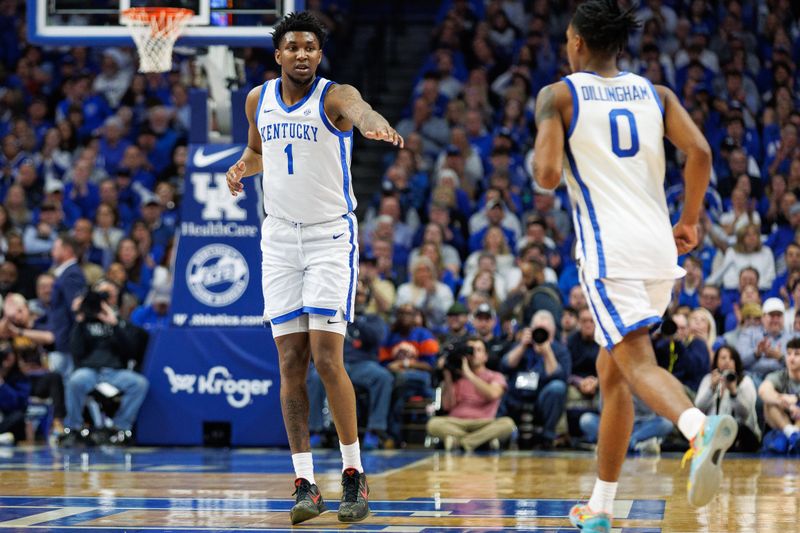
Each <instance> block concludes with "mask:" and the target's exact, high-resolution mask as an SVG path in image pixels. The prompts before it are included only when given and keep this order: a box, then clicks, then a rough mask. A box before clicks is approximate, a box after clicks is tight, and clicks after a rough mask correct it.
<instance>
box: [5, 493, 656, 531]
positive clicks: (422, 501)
mask: <svg viewBox="0 0 800 533" xmlns="http://www.w3.org/2000/svg"><path fill="white" fill-rule="evenodd" d="M575 503H576V500H559V499H518V500H514V499H502V500H500V499H473V500H469V501H465V502H457V503H455V502H454V503H441V502H440V503H437V502H436V501H435V500H433V499H431V498H419V499H408V500H372V501H370V509H371V510H372V511H373V512H375V513H379V514H380V515H381V516H400V517H402V516H410V515H411V514H412V513H416V512H435V511H438V512H442V513H447V515H448V516H455V517H459V516H460V517H476V516H480V517H485V518H514V517H518V518H521V517H530V518H566V517H567V516H568V515H569V510H570V508H571V507H572V506H573V505H574V504H575ZM292 505H294V500H290V499H227V498H94V497H46V496H0V509H3V508H9V507H8V506H14V508H20V507H27V508H30V509H34V511H33V512H31V513H29V514H34V513H36V512H43V511H44V510H52V509H53V508H61V507H97V508H98V510H103V511H105V512H106V513H116V512H123V511H126V510H134V509H137V510H142V509H146V510H153V511H156V510H181V511H219V512H226V511H265V512H287V511H289V509H291V507H292ZM665 506H666V504H665V502H664V501H663V500H633V503H632V506H631V512H630V514H629V515H628V516H627V517H625V519H626V520H663V518H664V509H665ZM328 507H329V508H330V509H336V508H338V505H337V502H335V501H332V502H329V503H328ZM91 512H93V511H87V513H91ZM84 515H85V513H83V514H80V515H75V517H77V518H74V519H73V517H66V518H64V519H60V520H56V521H54V522H57V523H58V524H62V520H67V521H71V522H70V523H80V522H82V521H86V520H88V518H86V517H85V516H84ZM75 521H77V522H75ZM62 525H63V524H62Z"/></svg>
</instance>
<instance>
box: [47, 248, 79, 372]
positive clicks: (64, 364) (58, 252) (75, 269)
mask: <svg viewBox="0 0 800 533" xmlns="http://www.w3.org/2000/svg"><path fill="white" fill-rule="evenodd" d="M80 253H81V249H80V245H79V244H78V242H77V241H76V240H75V238H74V237H72V236H71V235H68V234H61V235H60V236H59V237H58V239H56V242H55V243H54V244H53V250H52V251H51V255H52V256H53V265H54V269H53V275H54V276H55V278H56V281H55V283H54V284H53V295H52V296H51V300H50V312H49V314H48V322H47V329H49V330H50V331H52V332H53V335H55V351H53V352H50V357H49V360H50V369H51V370H53V371H55V372H58V373H60V374H61V375H62V376H64V377H67V376H69V374H71V373H72V369H73V362H72V356H71V355H70V353H69V334H70V331H72V326H73V325H74V323H75V313H74V312H73V310H72V302H73V300H75V298H76V297H78V296H80V295H81V294H83V292H84V290H85V289H86V278H85V277H84V275H83V271H82V270H81V267H80V265H79V264H78V255H79V254H80Z"/></svg>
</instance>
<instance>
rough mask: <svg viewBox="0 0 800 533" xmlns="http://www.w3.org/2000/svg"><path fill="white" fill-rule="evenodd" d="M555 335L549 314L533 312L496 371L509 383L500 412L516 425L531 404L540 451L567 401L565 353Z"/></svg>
mask: <svg viewBox="0 0 800 533" xmlns="http://www.w3.org/2000/svg"><path fill="white" fill-rule="evenodd" d="M555 333H556V322H555V319H554V318H553V314H552V313H550V311H547V310H544V309H542V310H539V311H537V312H536V313H534V315H533V317H532V318H531V322H530V327H529V328H525V329H523V330H522V332H521V333H520V336H519V342H518V343H517V345H516V346H514V348H512V349H511V351H510V352H508V353H507V354H506V355H505V356H504V357H503V362H502V364H501V367H500V368H501V370H502V371H503V373H504V374H506V375H507V376H508V377H509V383H510V385H509V389H508V394H506V396H505V399H504V403H503V407H502V409H501V410H502V412H503V413H504V414H508V415H510V416H511V417H512V418H514V420H515V421H517V422H519V417H520V415H521V412H522V409H523V407H524V406H525V405H526V404H533V405H534V413H533V414H534V420H538V421H539V422H540V423H541V424H542V426H543V427H542V432H541V435H540V436H539V441H540V444H541V446H542V447H543V448H550V447H552V446H553V441H554V440H555V438H556V425H557V424H558V420H559V418H561V415H563V414H564V408H565V404H566V400H567V376H569V375H570V373H571V371H572V361H571V360H570V356H569V351H568V350H567V348H566V347H565V346H564V345H563V344H561V343H560V342H558V341H557V340H555Z"/></svg>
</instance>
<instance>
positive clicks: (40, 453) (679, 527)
mask: <svg viewBox="0 0 800 533" xmlns="http://www.w3.org/2000/svg"><path fill="white" fill-rule="evenodd" d="M340 461H341V459H340V456H339V453H338V451H336V452H334V451H323V452H319V453H315V468H316V471H317V473H318V474H317V482H318V484H319V485H320V487H321V490H322V493H323V497H324V498H326V501H327V502H328V508H329V512H327V513H325V514H323V515H322V516H320V517H319V518H317V519H315V520H311V521H309V522H306V523H304V524H302V525H301V526H298V527H295V528H292V527H291V526H290V523H289V517H288V510H289V508H290V507H291V505H292V502H293V499H292V497H291V491H292V489H293V486H292V477H293V476H292V472H291V461H290V459H289V456H288V452H285V451H281V450H261V449H236V450H210V449H197V448H178V449H175V448H129V449H96V450H89V451H87V450H83V451H81V450H76V451H69V452H66V451H57V450H51V449H49V448H45V447H32V448H16V449H0V529H1V530H7V531H35V530H46V531H93V532H97V531H130V532H133V531H181V532H183V531H186V532H190V531H243V532H245V531H254V532H256V531H258V532H261V531H289V530H291V529H298V530H303V529H305V530H309V531H333V530H350V531H357V532H362V533H367V532H381V533H392V532H408V533H433V532H448V533H456V532H461V531H470V532H477V531H503V530H505V531H548V532H555V531H558V532H561V531H574V530H573V529H571V528H570V527H569V521H568V520H567V513H568V512H569V509H570V507H571V506H572V505H573V504H574V503H575V501H576V500H577V499H580V498H586V497H587V496H588V495H589V494H590V492H591V489H592V485H593V482H594V458H593V455H592V454H589V453H582V452H581V453H577V452H576V453H547V454H542V453H536V452H505V453H503V454H502V455H492V454H476V455H463V454H461V453H454V454H445V453H444V452H429V451H383V452H374V453H368V454H365V459H364V466H365V469H366V471H367V472H368V475H369V481H370V488H371V498H370V500H371V502H370V507H371V509H372V516H371V517H370V518H369V519H368V520H367V521H364V522H361V523H358V524H341V523H339V522H338V521H337V520H336V509H337V506H338V498H339V496H340V494H341V486H340V477H339V476H340ZM725 471H726V479H725V482H724V485H723V489H722V492H721V494H720V495H719V496H718V497H717V498H716V499H715V500H714V501H713V502H712V503H711V504H710V505H709V506H707V507H706V508H703V509H700V510H696V509H692V508H690V507H689V506H688V504H687V503H686V497H685V484H686V473H685V471H682V470H681V468H680V457H678V456H672V455H669V456H663V457H661V458H658V459H656V458H631V459H630V460H629V461H628V462H627V463H626V466H625V472H624V479H623V480H622V484H621V488H620V493H619V497H620V500H619V501H618V502H617V507H616V512H615V515H616V516H617V517H618V518H617V520H616V521H615V528H616V529H615V530H614V531H621V532H625V533H645V532H648V533H649V532H652V533H655V532H667V531H669V532H693V531H709V532H723V531H725V532H727V531H736V532H744V531H747V532H750V531H758V532H761V531H763V532H788V531H792V532H795V531H800V525H798V519H797V517H798V509H800V490H799V489H800V461H798V460H797V459H787V458H768V457H762V458H753V457H736V456H728V457H727V458H726V469H725Z"/></svg>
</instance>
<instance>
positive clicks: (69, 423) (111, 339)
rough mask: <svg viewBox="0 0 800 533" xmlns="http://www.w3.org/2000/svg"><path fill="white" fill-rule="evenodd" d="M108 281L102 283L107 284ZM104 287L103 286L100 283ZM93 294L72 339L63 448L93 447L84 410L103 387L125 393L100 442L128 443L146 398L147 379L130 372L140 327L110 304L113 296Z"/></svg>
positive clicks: (83, 306) (95, 439) (84, 301)
mask: <svg viewBox="0 0 800 533" xmlns="http://www.w3.org/2000/svg"><path fill="white" fill-rule="evenodd" d="M102 283H103V282H101V284H102ZM98 285H100V284H98ZM97 287H98V286H95V288H94V289H92V290H89V291H88V292H87V293H86V294H85V295H84V297H83V299H82V300H81V301H80V303H79V306H78V311H77V313H76V316H75V319H76V324H75V326H74V327H73V328H72V333H71V336H70V351H71V353H72V357H73V359H74V361H75V371H74V372H73V373H72V374H71V375H70V376H69V378H68V379H67V382H66V383H65V384H64V388H65V395H66V400H67V418H66V420H65V425H66V429H65V434H64V437H63V438H62V440H61V444H62V445H63V446H70V445H74V444H76V443H78V442H79V441H83V442H84V443H88V442H89V441H90V439H89V432H88V431H86V430H84V429H83V408H84V406H85V405H86V400H87V398H88V396H89V393H91V392H92V391H93V390H94V389H95V387H97V385H98V384H99V383H108V384H109V385H112V386H113V387H115V388H117V389H118V390H119V391H120V393H122V398H121V401H120V406H119V409H118V410H117V412H116V414H115V415H114V420H113V427H112V428H109V429H106V428H101V429H100V430H98V431H96V432H95V434H94V435H93V436H92V438H91V441H93V442H96V443H102V442H110V443H112V444H123V443H129V442H130V441H131V438H132V434H131V428H132V427H133V423H134V421H135V420H136V414H137V413H138V412H139V407H140V406H141V405H142V402H143V401H144V398H145V395H146V394H147V388H148V382H147V379H146V378H145V377H144V376H142V375H141V374H139V373H138V372H134V371H133V370H129V369H128V365H129V361H130V360H135V359H136V358H137V356H138V354H137V353H135V352H136V351H137V350H136V344H137V343H136V342H133V340H132V339H133V338H134V337H135V335H134V334H133V333H135V330H134V329H133V328H135V326H131V325H129V324H128V323H127V322H125V321H124V320H120V319H119V318H118V316H117V311H116V310H115V309H114V308H113V307H112V306H111V304H110V303H109V296H110V295H109V293H108V292H106V291H98V290H97Z"/></svg>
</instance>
